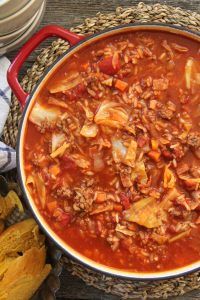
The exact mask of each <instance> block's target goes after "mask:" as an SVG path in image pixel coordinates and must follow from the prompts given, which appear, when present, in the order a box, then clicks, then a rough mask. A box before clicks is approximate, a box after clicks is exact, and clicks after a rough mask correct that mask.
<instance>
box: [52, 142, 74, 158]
mask: <svg viewBox="0 0 200 300" xmlns="http://www.w3.org/2000/svg"><path fill="white" fill-rule="evenodd" d="M69 147H70V144H69V143H66V142H65V143H64V144H63V145H62V146H60V147H59V148H57V149H56V150H55V151H54V152H52V153H51V154H50V156H51V158H56V157H58V156H59V157H61V156H63V154H64V153H65V150H66V149H67V148H69Z"/></svg>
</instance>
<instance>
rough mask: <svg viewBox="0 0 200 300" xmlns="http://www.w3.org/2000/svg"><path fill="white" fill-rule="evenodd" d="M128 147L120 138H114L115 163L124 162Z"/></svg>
mask: <svg viewBox="0 0 200 300" xmlns="http://www.w3.org/2000/svg"><path fill="white" fill-rule="evenodd" d="M126 153H127V148H126V147H125V146H124V145H123V143H122V142H121V141H120V140H117V139H115V140H114V139H113V140H112V155H113V159H114V162H115V163H119V162H122V161H123V160H124V158H125V156H126Z"/></svg>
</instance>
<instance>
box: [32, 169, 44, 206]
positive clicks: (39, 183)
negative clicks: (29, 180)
mask: <svg viewBox="0 0 200 300" xmlns="http://www.w3.org/2000/svg"><path fill="white" fill-rule="evenodd" d="M34 182H35V187H36V191H37V195H38V198H39V200H40V204H41V206H42V208H44V207H45V204H46V188H45V183H44V180H43V178H42V176H41V174H36V173H35V174H34Z"/></svg>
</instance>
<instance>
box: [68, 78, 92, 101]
mask: <svg viewBox="0 0 200 300" xmlns="http://www.w3.org/2000/svg"><path fill="white" fill-rule="evenodd" d="M85 92H86V86H85V85H84V83H83V82H81V83H79V84H77V86H76V87H74V88H73V89H71V90H68V91H64V92H63V93H64V94H65V95H66V96H67V100H71V101H73V100H76V99H79V97H80V96H82V95H83V94H84V93H85Z"/></svg>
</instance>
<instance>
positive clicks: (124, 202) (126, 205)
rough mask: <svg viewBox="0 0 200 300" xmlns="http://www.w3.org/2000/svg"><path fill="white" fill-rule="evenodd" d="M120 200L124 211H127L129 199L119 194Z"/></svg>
mask: <svg viewBox="0 0 200 300" xmlns="http://www.w3.org/2000/svg"><path fill="white" fill-rule="evenodd" d="M120 199H121V203H122V205H123V207H124V209H129V208H130V200H129V197H128V196H126V195H125V194H124V193H121V194H120Z"/></svg>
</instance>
